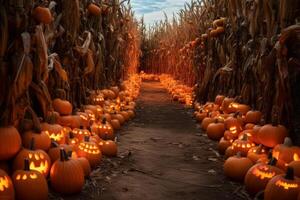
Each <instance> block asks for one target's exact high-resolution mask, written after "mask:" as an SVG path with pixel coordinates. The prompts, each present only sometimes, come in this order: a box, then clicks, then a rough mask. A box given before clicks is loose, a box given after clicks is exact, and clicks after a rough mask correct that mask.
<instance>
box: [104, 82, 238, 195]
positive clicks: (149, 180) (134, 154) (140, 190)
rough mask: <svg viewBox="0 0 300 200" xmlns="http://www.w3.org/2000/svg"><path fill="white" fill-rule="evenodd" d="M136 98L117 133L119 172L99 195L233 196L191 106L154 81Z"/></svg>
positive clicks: (220, 163)
mask: <svg viewBox="0 0 300 200" xmlns="http://www.w3.org/2000/svg"><path fill="white" fill-rule="evenodd" d="M137 103H138V109H137V117H136V119H135V120H134V121H132V122H130V124H129V125H128V126H127V127H125V128H124V129H123V130H122V131H121V135H120V137H119V141H120V153H121V155H123V156H121V157H122V159H120V160H119V161H118V162H116V163H115V164H117V165H118V168H117V169H116V170H118V171H119V172H116V173H115V174H114V175H113V176H115V177H109V178H108V180H109V182H110V184H107V185H106V184H105V190H104V191H103V193H102V199H104V200H110V199H115V200H177V199H178V200H183V199H186V200H198V199H199V200H200V199H201V200H206V199H207V200H214V199H231V200H232V199H234V197H233V195H232V192H233V191H234V190H235V189H236V186H235V185H232V183H230V182H228V180H226V179H225V178H224V176H223V174H222V164H223V161H222V159H221V158H220V157H218V156H217V154H216V151H215V147H216V144H215V143H213V142H211V141H210V140H208V139H207V138H206V136H203V135H202V134H201V133H199V132H200V131H199V128H197V125H196V123H195V121H193V120H192V112H191V111H187V110H186V109H184V108H183V106H182V105H180V104H178V103H176V102H172V101H171V98H170V96H169V95H168V94H167V93H166V90H164V89H163V88H162V86H161V85H160V84H159V83H158V82H144V83H143V84H142V90H141V95H140V97H139V99H138V101H137ZM111 162H112V163H113V161H111ZM113 165H114V164H113ZM120 170H121V172H120Z"/></svg>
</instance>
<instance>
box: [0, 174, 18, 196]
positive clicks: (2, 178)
mask: <svg viewBox="0 0 300 200" xmlns="http://www.w3.org/2000/svg"><path fill="white" fill-rule="evenodd" d="M0 199H3V200H14V199H15V190H14V186H13V184H12V181H11V179H10V177H9V176H8V175H7V174H6V172H5V171H3V170H1V169H0Z"/></svg>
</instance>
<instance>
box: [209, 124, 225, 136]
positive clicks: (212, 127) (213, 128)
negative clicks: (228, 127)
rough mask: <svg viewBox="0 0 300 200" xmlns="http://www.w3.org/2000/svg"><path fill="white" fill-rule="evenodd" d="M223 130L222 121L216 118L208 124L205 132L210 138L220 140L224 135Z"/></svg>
mask: <svg viewBox="0 0 300 200" xmlns="http://www.w3.org/2000/svg"><path fill="white" fill-rule="evenodd" d="M224 131H225V126H224V123H221V122H218V120H216V121H215V122H213V123H210V124H209V125H208V127H207V130H206V133H207V136H208V138H210V139H212V140H220V139H221V138H222V137H223V136H224Z"/></svg>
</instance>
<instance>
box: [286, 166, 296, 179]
mask: <svg viewBox="0 0 300 200" xmlns="http://www.w3.org/2000/svg"><path fill="white" fill-rule="evenodd" d="M285 179H287V180H294V169H293V168H292V167H288V168H287V170H286V174H285Z"/></svg>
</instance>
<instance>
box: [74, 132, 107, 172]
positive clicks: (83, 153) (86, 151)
mask: <svg viewBox="0 0 300 200" xmlns="http://www.w3.org/2000/svg"><path fill="white" fill-rule="evenodd" d="M89 140H90V138H89V137H85V138H84V141H83V142H81V143H80V144H79V145H78V150H77V154H78V157H85V158H87V159H88V161H89V163H90V165H91V167H92V168H95V167H96V166H97V165H99V164H100V162H101V158H102V154H101V151H100V149H99V147H98V145H97V144H95V143H94V142H90V141H89Z"/></svg>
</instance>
